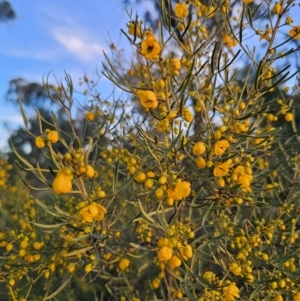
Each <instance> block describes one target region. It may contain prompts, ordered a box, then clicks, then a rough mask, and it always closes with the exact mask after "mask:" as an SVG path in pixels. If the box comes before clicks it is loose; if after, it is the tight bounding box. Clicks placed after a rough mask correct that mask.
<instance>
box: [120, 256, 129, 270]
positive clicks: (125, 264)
mask: <svg viewBox="0 0 300 301" xmlns="http://www.w3.org/2000/svg"><path fill="white" fill-rule="evenodd" d="M129 265H130V261H129V259H128V258H123V259H121V260H120V261H119V269H120V270H121V271H124V270H126V269H127V268H128V267H129Z"/></svg>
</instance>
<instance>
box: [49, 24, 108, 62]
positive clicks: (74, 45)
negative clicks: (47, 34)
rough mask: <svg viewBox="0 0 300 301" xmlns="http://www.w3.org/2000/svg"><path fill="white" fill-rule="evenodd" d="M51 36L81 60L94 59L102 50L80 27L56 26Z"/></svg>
mask: <svg viewBox="0 0 300 301" xmlns="http://www.w3.org/2000/svg"><path fill="white" fill-rule="evenodd" d="M52 36H53V38H54V39H55V40H56V41H58V42H59V43H60V44H61V45H62V46H63V47H64V48H65V49H66V50H67V51H68V52H70V53H72V54H73V55H75V56H76V57H77V58H79V59H81V60H83V61H92V60H95V59H96V58H98V57H100V56H101V55H102V51H103V50H104V47H103V46H101V45H100V44H99V43H95V42H92V41H91V39H89V37H88V34H87V33H85V32H84V31H83V30H82V29H78V30H76V29H75V30H74V29H71V28H68V27H60V28H59V27H58V28H55V29H53V30H52Z"/></svg>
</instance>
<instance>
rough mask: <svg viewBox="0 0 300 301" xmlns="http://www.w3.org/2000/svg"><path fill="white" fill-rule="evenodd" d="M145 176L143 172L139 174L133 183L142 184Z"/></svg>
mask: <svg viewBox="0 0 300 301" xmlns="http://www.w3.org/2000/svg"><path fill="white" fill-rule="evenodd" d="M146 178H147V177H146V174H145V173H143V172H139V173H138V174H137V175H136V176H135V178H134V179H135V181H136V182H138V183H144V182H145V181H146Z"/></svg>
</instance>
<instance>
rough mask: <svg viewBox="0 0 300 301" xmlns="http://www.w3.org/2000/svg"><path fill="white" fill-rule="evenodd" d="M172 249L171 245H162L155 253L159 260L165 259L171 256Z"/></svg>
mask: <svg viewBox="0 0 300 301" xmlns="http://www.w3.org/2000/svg"><path fill="white" fill-rule="evenodd" d="M172 255H173V250H172V248H171V247H168V246H164V247H162V248H161V249H159V251H158V253H157V257H158V259H159V260H160V261H167V260H169V259H171V258H172Z"/></svg>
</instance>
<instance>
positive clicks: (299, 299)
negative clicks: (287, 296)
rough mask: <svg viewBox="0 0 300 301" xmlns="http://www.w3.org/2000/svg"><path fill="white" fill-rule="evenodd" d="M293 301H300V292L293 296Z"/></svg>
mask: <svg viewBox="0 0 300 301" xmlns="http://www.w3.org/2000/svg"><path fill="white" fill-rule="evenodd" d="M293 300H294V301H300V292H297V294H296V295H294V296H293Z"/></svg>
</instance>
